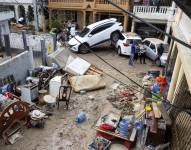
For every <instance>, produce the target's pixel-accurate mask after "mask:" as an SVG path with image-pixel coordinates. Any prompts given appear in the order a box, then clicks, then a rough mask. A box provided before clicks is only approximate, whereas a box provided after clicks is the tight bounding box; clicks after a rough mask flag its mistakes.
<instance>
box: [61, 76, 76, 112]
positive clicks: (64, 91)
mask: <svg viewBox="0 0 191 150" xmlns="http://www.w3.org/2000/svg"><path fill="white" fill-rule="evenodd" d="M68 78H69V74H67V73H66V74H64V76H63V77H62V78H61V86H60V88H59V94H58V96H57V108H58V109H59V106H60V101H64V102H66V109H67V110H68V106H69V101H70V95H71V92H72V87H71V86H70V83H69V81H68Z"/></svg>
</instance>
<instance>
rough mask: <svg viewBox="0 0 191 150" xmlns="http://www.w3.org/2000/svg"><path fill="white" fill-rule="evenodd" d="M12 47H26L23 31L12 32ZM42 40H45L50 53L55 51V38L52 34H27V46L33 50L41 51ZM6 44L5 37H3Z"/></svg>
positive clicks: (10, 36)
mask: <svg viewBox="0 0 191 150" xmlns="http://www.w3.org/2000/svg"><path fill="white" fill-rule="evenodd" d="M9 38H10V47H11V48H14V49H24V43H23V37H22V34H21V33H10V34H9ZM41 40H45V47H46V49H47V52H48V54H50V53H52V52H53V51H54V38H53V37H52V36H51V35H50V34H40V35H31V34H26V41H27V46H28V47H29V49H31V50H33V51H37V52H40V51H41V43H40V41H41ZM2 42H3V45H4V46H5V42H4V38H2Z"/></svg>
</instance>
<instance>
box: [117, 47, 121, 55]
mask: <svg viewBox="0 0 191 150" xmlns="http://www.w3.org/2000/svg"><path fill="white" fill-rule="evenodd" d="M117 53H118V55H121V47H120V46H119V47H118V48H117Z"/></svg>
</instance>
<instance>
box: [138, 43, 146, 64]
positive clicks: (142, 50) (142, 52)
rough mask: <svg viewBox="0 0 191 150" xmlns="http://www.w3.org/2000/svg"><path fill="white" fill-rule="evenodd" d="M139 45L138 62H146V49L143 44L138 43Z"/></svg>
mask: <svg viewBox="0 0 191 150" xmlns="http://www.w3.org/2000/svg"><path fill="white" fill-rule="evenodd" d="M139 47H140V52H139V59H140V64H146V62H145V58H146V49H145V48H144V46H143V44H140V45H139Z"/></svg>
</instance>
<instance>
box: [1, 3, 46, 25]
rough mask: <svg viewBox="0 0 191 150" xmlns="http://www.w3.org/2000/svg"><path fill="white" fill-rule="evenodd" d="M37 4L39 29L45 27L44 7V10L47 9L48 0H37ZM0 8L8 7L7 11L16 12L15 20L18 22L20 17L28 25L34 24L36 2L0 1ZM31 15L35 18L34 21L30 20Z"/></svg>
mask: <svg viewBox="0 0 191 150" xmlns="http://www.w3.org/2000/svg"><path fill="white" fill-rule="evenodd" d="M36 2H37V16H38V22H39V27H41V28H42V27H43V25H44V19H43V14H42V7H43V6H44V7H43V8H46V6H47V0H41V1H40V0H36ZM42 2H43V3H42ZM42 4H43V6H42ZM0 6H3V7H7V9H10V10H12V11H14V18H15V20H16V21H17V22H18V20H19V18H20V17H23V18H24V19H25V21H26V23H32V24H34V15H35V13H34V0H6V1H5V0H0ZM46 9H48V8H46ZM29 15H31V16H32V17H33V19H32V21H31V20H30V17H29Z"/></svg>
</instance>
